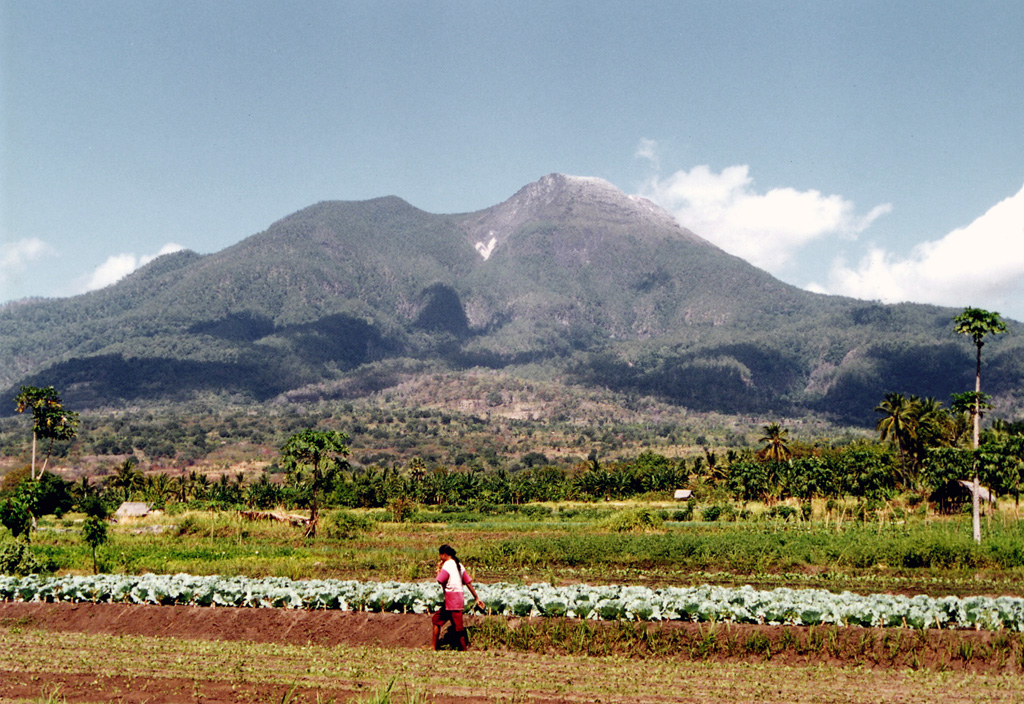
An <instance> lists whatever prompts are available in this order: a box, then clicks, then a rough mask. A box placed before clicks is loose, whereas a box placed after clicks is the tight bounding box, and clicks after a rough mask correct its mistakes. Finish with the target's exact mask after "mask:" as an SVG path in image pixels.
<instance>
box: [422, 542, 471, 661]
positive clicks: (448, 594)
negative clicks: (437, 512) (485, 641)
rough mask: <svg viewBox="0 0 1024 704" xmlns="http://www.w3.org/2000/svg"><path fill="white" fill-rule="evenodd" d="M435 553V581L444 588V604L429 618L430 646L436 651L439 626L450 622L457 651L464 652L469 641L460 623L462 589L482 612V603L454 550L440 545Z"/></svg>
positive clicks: (448, 546) (462, 599) (462, 603)
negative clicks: (437, 557)
mask: <svg viewBox="0 0 1024 704" xmlns="http://www.w3.org/2000/svg"><path fill="white" fill-rule="evenodd" d="M437 552H438V555H440V558H441V559H440V560H439V561H438V563H437V581H438V583H439V584H440V585H441V586H442V587H443V588H444V604H442V605H441V608H440V609H438V611H437V613H435V614H434V615H433V616H431V617H430V622H431V623H432V624H433V627H434V629H433V637H432V638H431V645H433V646H434V650H437V639H438V638H439V637H440V635H441V626H443V625H444V623H445V621H450V622H451V624H452V627H453V628H454V629H455V634H456V636H457V637H458V639H459V650H465V649H466V648H468V647H469V640H468V639H467V638H466V628H465V626H464V625H463V623H462V610H463V608H464V607H465V605H466V602H465V597H464V595H463V593H462V589H463V587H466V588H468V589H469V591H470V593H471V594H472V595H473V598H474V599H475V600H476V605H477V608H479V609H481V610H483V608H484V602H483V601H481V600H480V596H479V595H478V594H477V593H476V589H474V588H473V584H472V579H471V578H470V576H469V573H468V572H466V568H465V567H463V566H462V563H461V562H459V558H458V557H456V556H455V548H453V547H452V546H451V545H442V546H441V547H440V548H438V550H437Z"/></svg>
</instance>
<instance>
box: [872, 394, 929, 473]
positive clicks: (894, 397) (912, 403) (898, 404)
mask: <svg viewBox="0 0 1024 704" xmlns="http://www.w3.org/2000/svg"><path fill="white" fill-rule="evenodd" d="M919 405H920V401H918V399H917V398H916V397H911V398H907V397H906V396H904V395H903V394H901V393H896V392H889V393H887V394H886V395H885V398H884V399H883V400H882V402H881V403H880V404H878V405H877V406H875V411H876V412H877V413H882V414H884V415H883V416H882V417H881V418H879V419H878V423H877V424H876V425H875V429H876V430H877V431H878V433H879V439H881V440H882V441H885V440H889V441H891V442H893V443H895V445H896V449H897V450H898V451H899V453H900V464H902V465H904V472H905V471H906V463H907V451H908V450H909V449H910V448H911V446H912V445H913V443H914V441H915V440H916V439H917V429H918V422H917V418H918V407H919Z"/></svg>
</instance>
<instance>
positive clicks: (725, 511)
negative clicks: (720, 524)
mask: <svg viewBox="0 0 1024 704" xmlns="http://www.w3.org/2000/svg"><path fill="white" fill-rule="evenodd" d="M701 518H703V519H704V520H705V521H709V522H710V521H735V520H736V518H737V513H736V509H734V508H733V507H732V506H730V505H729V504H714V505H712V506H708V507H706V508H705V509H704V510H703V511H701Z"/></svg>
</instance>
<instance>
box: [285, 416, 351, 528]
mask: <svg viewBox="0 0 1024 704" xmlns="http://www.w3.org/2000/svg"><path fill="white" fill-rule="evenodd" d="M347 443H348V435H346V434H345V433H341V432H338V431H336V430H314V429H312V428H307V429H306V430H303V431H301V432H299V433H296V434H295V435H292V436H291V437H290V438H288V440H287V441H285V443H284V445H282V446H281V464H282V466H283V467H284V468H285V469H286V470H287V471H288V472H289V473H291V474H292V475H293V479H294V480H295V482H296V485H297V486H300V487H302V488H303V489H304V490H305V493H306V496H307V501H308V503H309V525H308V527H307V528H306V535H307V536H309V537H314V536H315V535H316V529H317V523H318V521H319V516H320V499H321V496H322V495H323V493H324V491H326V490H327V489H329V488H330V486H331V485H332V484H333V483H334V479H335V477H336V476H337V475H338V473H339V472H341V471H342V470H344V469H346V468H347V467H348V462H347V461H346V460H345V458H346V457H348V444H347Z"/></svg>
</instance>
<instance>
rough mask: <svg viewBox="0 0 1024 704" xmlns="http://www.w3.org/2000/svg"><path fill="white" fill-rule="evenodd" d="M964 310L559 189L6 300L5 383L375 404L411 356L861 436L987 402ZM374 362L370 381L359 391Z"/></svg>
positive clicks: (526, 191) (170, 260)
mask: <svg viewBox="0 0 1024 704" xmlns="http://www.w3.org/2000/svg"><path fill="white" fill-rule="evenodd" d="M965 303H967V302H965ZM958 312H959V310H957V309H950V308H939V307H935V306H923V305H907V304H904V305H895V306H887V305H881V304H876V303H868V302H864V301H857V300H853V299H847V298H841V297H834V296H822V295H818V294H813V293H809V292H807V291H802V290H800V289H797V288H795V287H792V286H789V285H787V284H784V283H782V282H780V281H778V280H777V279H775V278H773V277H771V276H770V275H768V274H767V273H765V272H763V271H761V270H759V269H757V268H755V267H753V266H751V265H749V264H747V263H746V262H744V261H743V260H741V259H739V258H737V257H733V256H731V255H728V254H726V253H725V252H723V251H721V250H720V249H718V248H717V247H715V246H713V245H711V244H710V243H708V242H707V241H705V240H703V239H701V238H700V237H699V236H697V235H695V234H694V233H692V232H690V231H688V230H686V229H684V228H682V227H680V226H679V225H678V224H677V223H676V222H675V221H674V220H673V219H672V218H671V216H669V215H668V214H667V213H665V212H664V211H662V210H661V209H659V208H658V207H657V206H655V205H654V204H652V203H650V202H649V201H646V200H643V199H637V198H633V197H629V196H626V195H625V194H623V193H622V192H621V191H619V190H617V189H615V188H614V187H613V186H611V185H610V184H608V183H607V182H604V181H601V180H599V179H590V178H579V177H570V176H563V175H559V174H552V175H549V176H545V177H544V178H542V179H540V180H539V181H537V182H535V183H532V184H529V185H527V186H525V187H524V188H523V189H521V190H520V191H519V192H518V193H516V194H515V195H514V196H513V197H512V198H510V199H509V200H507V201H505V202H504V203H501V204H498V205H496V206H494V207H492V208H488V209H486V210H483V211H479V212H475V213H466V214H452V215H438V214H431V213H427V212H424V211H422V210H419V209H417V208H415V207H413V206H411V205H409V204H408V203H406V202H405V201H403V200H401V199H400V198H396V197H385V198H378V199H374V200H369V201H360V202H324V203H319V204H316V205H313V206H311V207H308V208H306V209H304V210H301V211H299V212H297V213H294V214H292V215H290V216H288V217H286V218H284V219H282V220H279V221H278V222H276V223H274V224H273V225H271V226H270V227H269V228H268V229H267V230H266V231H264V232H261V233H258V234H255V235H253V236H251V237H249V238H247V239H245V240H243V241H242V242H239V243H238V244H236V245H234V246H232V247H229V248H227V249H224V250H222V251H220V252H216V253H213V254H207V255H200V254H196V253H194V252H179V253H176V254H170V255H166V256H163V257H160V258H159V259H157V260H155V261H153V262H152V263H150V264H149V265H147V266H146V267H143V268H142V269H140V270H139V271H137V272H135V273H134V274H132V275H130V276H128V277H126V278H125V279H124V280H122V281H120V282H119V283H117V284H115V285H113V286H110V287H108V288H105V289H103V290H100V291H95V292H92V293H88V294H84V295H81V296H76V297H73V298H67V299H56V300H36V301H29V302H23V303H20V304H8V305H7V306H5V307H4V308H3V309H2V310H0V358H2V359H4V360H5V363H4V364H3V365H2V370H0V385H2V387H4V388H9V389H11V390H14V391H16V389H17V386H18V385H19V384H32V385H54V386H57V387H58V388H60V389H61V390H62V392H63V393H64V396H65V400H66V401H67V402H68V403H69V404H72V405H73V406H76V407H91V406H105V405H114V404H119V403H124V402H126V401H132V400H140V399H141V400H147V401H155V402H159V401H162V400H166V401H181V400H187V399H188V398H189V397H190V396H193V395H194V394H196V393H207V394H215V395H217V396H219V397H222V398H224V399H225V400H227V401H229V402H230V401H232V400H244V401H252V400H256V401H270V400H272V399H274V398H276V397H278V396H279V395H280V394H283V393H285V392H288V391H292V390H295V389H300V388H302V389H305V390H306V393H305V396H306V397H308V396H309V395H310V394H314V395H315V394H316V393H324V394H328V395H329V394H331V393H335V392H336V391H332V389H335V390H336V389H337V388H338V386H339V384H342V385H344V388H345V389H347V391H346V393H349V394H351V393H353V391H352V389H353V388H356V389H363V390H364V391H366V392H369V391H373V390H378V389H379V388H381V386H382V385H384V386H386V384H387V383H388V382H387V381H386V380H384V381H381V380H380V375H379V370H380V368H381V365H382V364H383V365H386V364H388V363H389V360H406V361H407V360H410V359H412V360H422V361H425V362H426V363H428V365H429V367H430V368H434V369H437V368H444V369H469V368H472V367H474V366H487V367H492V368H494V367H502V368H509V369H515V368H517V367H519V366H520V365H524V364H529V365H531V368H532V370H533V371H532V373H538V369H539V370H540V371H541V373H544V374H546V375H547V376H548V377H549V378H554V379H559V378H560V379H564V380H566V381H570V382H574V383H581V382H582V383H585V384H591V385H599V386H604V387H609V388H613V389H616V390H619V391H627V392H636V393H641V394H650V395H655V396H659V397H662V398H665V399H669V400H671V401H673V402H675V403H678V404H682V405H686V406H689V407H693V408H699V409H702V410H722V411H726V412H750V413H769V412H776V413H777V412H786V413H799V412H802V411H814V412H819V413H827V414H831V415H833V416H835V417H837V418H840V419H844V420H854V421H861V422H867V421H869V420H870V419H871V417H872V409H873V408H874V405H875V404H876V403H877V402H878V401H879V400H880V399H881V397H882V394H884V393H885V392H887V391H902V392H906V393H913V394H918V395H921V396H934V397H936V398H938V399H940V400H948V398H949V394H950V393H952V392H954V391H963V390H968V389H970V388H972V387H973V372H974V362H973V358H974V348H973V345H971V344H970V341H969V340H966V339H963V338H959V339H958V338H957V336H955V335H954V333H953V328H952V324H951V319H952V317H953V316H954V315H955V314H956V313H958ZM1021 332H1022V326H1020V325H1019V324H1017V323H1011V334H1009V335H1003V336H1000V337H999V338H993V339H991V341H990V342H989V343H988V344H987V345H986V347H985V364H986V368H985V377H984V378H985V387H986V390H987V391H988V392H989V393H992V394H993V395H994V396H995V397H996V399H997V404H998V406H999V408H1000V409H1001V410H1003V411H1004V412H1010V413H1012V412H1018V411H1019V409H1020V408H1021V407H1022V405H1024V346H1022V339H1024V338H1022V337H1021V335H1020V333H1021ZM403 363H404V362H403ZM368 365H370V366H368ZM371 367H372V369H373V370H374V374H376V377H375V378H376V379H377V381H376V382H374V383H370V384H362V385H360V384H359V383H346V382H352V381H353V380H359V379H360V377H361V375H363V376H365V375H366V373H367V369H369V368H371ZM318 390H319V391H318ZM11 395H13V393H12V394H11Z"/></svg>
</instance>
